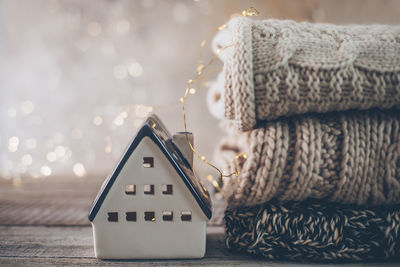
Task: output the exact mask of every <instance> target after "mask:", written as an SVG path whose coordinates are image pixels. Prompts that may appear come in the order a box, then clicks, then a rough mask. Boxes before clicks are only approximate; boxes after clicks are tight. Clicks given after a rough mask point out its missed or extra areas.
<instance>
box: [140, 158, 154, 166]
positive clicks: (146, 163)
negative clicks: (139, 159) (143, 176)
mask: <svg viewBox="0 0 400 267" xmlns="http://www.w3.org/2000/svg"><path fill="white" fill-rule="evenodd" d="M143 167H145V168H154V158H153V157H144V158H143Z"/></svg>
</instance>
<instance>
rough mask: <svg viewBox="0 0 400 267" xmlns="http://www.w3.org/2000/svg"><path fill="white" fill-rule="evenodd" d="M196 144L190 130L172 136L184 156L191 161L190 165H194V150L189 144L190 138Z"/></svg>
mask: <svg viewBox="0 0 400 267" xmlns="http://www.w3.org/2000/svg"><path fill="white" fill-rule="evenodd" d="M186 135H187V139H189V142H190V143H191V144H192V146H194V144H193V134H192V133H190V132H177V133H176V134H174V135H173V136H172V141H173V142H174V143H175V145H176V146H177V147H178V148H179V150H180V151H181V152H182V154H183V156H184V157H185V158H186V160H187V161H188V162H189V164H190V166H191V167H193V151H192V149H191V148H190V146H189V144H188V140H187V139H186Z"/></svg>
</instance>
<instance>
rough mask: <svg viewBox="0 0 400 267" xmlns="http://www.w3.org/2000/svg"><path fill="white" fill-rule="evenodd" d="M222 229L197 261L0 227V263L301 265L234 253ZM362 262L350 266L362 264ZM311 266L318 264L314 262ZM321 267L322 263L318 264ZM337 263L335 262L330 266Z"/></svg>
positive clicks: (71, 234) (69, 230)
mask: <svg viewBox="0 0 400 267" xmlns="http://www.w3.org/2000/svg"><path fill="white" fill-rule="evenodd" d="M223 237H224V229H223V228H222V227H208V229H207V251H206V255H205V257H204V258H203V259H197V260H152V261H146V260H136V261H132V260H131V261H118V260H112V261H110V260H108V261H105V260H98V259H96V258H94V253H93V238H92V230H91V228H90V227H86V226H77V227H46V226H0V266H62V265H74V266H87V265H90V266H97V265H101V266H103V265H104V266H121V265H132V263H134V264H135V265H139V266H166V265H167V266H169V265H173V266H176V265H180V266H187V265H210V266H232V265H251V266H258V265H263V266H300V265H301V266H303V265H304V264H300V263H295V262H271V261H266V260H262V259H257V258H254V257H252V256H250V255H245V254H238V253H234V252H231V251H229V250H227V249H226V248H225V246H224V240H223ZM365 265H366V263H362V264H352V265H351V266H365ZM367 265H368V266H382V265H385V266H398V265H399V263H390V262H387V263H369V264H367ZM314 266H320V265H319V264H315V265H314ZM321 266H324V265H321ZM330 266H339V265H335V264H334V265H330Z"/></svg>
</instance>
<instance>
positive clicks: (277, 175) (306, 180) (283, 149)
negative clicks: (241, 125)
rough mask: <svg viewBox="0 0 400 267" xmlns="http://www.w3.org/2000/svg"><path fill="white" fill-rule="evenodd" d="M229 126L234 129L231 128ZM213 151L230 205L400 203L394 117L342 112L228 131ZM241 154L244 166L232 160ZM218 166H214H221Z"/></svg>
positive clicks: (398, 115)
mask: <svg viewBox="0 0 400 267" xmlns="http://www.w3.org/2000/svg"><path fill="white" fill-rule="evenodd" d="M232 127H233V126H232ZM226 128H227V131H228V132H229V133H230V134H229V136H228V137H226V138H225V139H223V141H222V143H221V145H220V146H219V151H217V152H218V153H217V154H218V157H217V158H219V159H220V161H221V160H222V161H224V160H225V166H227V168H226V170H225V171H226V173H231V172H234V171H235V170H240V172H241V173H240V174H239V175H238V176H235V175H234V176H232V177H230V178H225V181H224V186H223V193H224V195H225V197H226V198H227V201H228V205H229V206H231V207H232V206H251V205H257V204H262V203H264V202H267V201H269V200H271V199H272V198H276V199H278V200H279V201H281V202H286V201H289V200H296V201H301V200H305V199H307V198H317V199H325V200H328V201H332V202H338V203H348V204H358V205H369V206H376V205H380V204H386V203H391V204H394V203H400V111H398V110H384V111H381V110H377V109H371V110H367V111H346V112H333V113H327V114H308V115H299V116H291V117H289V118H281V119H279V120H275V121H270V122H268V123H265V124H264V125H263V126H262V127H261V128H258V129H255V130H252V131H250V132H238V131H232V129H229V128H228V127H226ZM241 152H245V153H247V154H248V158H247V160H245V161H241V162H240V161H238V160H234V161H232V159H233V158H234V156H235V155H237V154H238V153H241ZM221 163H222V162H219V164H221Z"/></svg>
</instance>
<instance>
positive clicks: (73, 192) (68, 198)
mask: <svg viewBox="0 0 400 267" xmlns="http://www.w3.org/2000/svg"><path fill="white" fill-rule="evenodd" d="M103 180H104V177H101V176H91V177H85V178H81V179H77V178H71V177H51V178H48V179H43V180H40V179H38V180H35V179H27V180H24V181H23V182H22V183H21V184H20V185H18V186H15V185H13V184H12V183H11V182H10V181H5V180H2V179H0V225H74V226H75V225H82V226H84V225H90V224H89V220H88V218H87V216H88V213H89V209H90V206H91V204H92V201H93V200H94V198H95V196H96V194H97V192H98V191H99V189H100V186H101V183H102V182H103ZM224 207H225V205H224V203H223V202H222V201H217V200H215V199H213V218H212V219H211V220H210V221H209V225H222V221H223V214H224Z"/></svg>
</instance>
